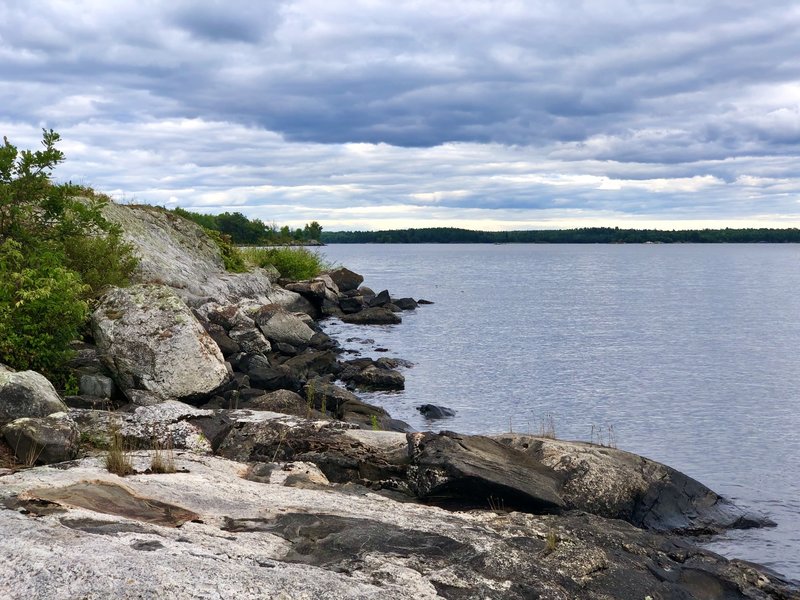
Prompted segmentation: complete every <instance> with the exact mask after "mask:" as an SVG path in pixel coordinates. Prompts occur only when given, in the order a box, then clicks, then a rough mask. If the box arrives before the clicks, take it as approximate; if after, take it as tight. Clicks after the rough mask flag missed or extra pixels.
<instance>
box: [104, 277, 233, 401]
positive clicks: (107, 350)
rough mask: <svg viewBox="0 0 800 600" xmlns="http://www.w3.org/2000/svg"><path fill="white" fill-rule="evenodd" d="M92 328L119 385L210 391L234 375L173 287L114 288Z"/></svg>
mask: <svg viewBox="0 0 800 600" xmlns="http://www.w3.org/2000/svg"><path fill="white" fill-rule="evenodd" d="M92 330H93V332H94V337H95V340H96V341H97V346H98V348H99V349H100V350H101V352H102V353H103V357H104V360H105V361H106V363H107V365H108V367H109V369H110V370H111V372H112V373H113V375H114V378H115V380H116V382H117V384H118V385H119V386H120V387H121V388H122V390H123V392H125V393H126V394H127V392H128V390H144V391H147V392H150V393H151V394H155V395H158V396H160V397H162V398H165V399H166V398H176V399H180V398H187V397H192V396H202V395H204V394H209V393H210V392H212V391H213V390H214V389H215V388H217V387H218V386H220V385H221V384H222V383H224V382H225V381H227V379H228V371H227V369H226V368H225V361H224V359H223V357H222V353H221V352H220V350H219V347H218V346H217V345H216V344H215V343H214V341H213V340H212V339H211V337H210V336H209V335H208V334H207V333H206V332H205V330H204V329H203V328H202V327H201V326H200V323H199V322H198V321H197V319H196V318H195V317H194V315H193V314H192V313H191V311H190V310H189V309H188V308H187V307H186V305H185V304H184V303H183V302H182V301H181V299H180V298H178V297H177V296H176V295H175V294H174V293H173V292H172V291H171V290H170V288H168V287H165V286H160V285H136V286H133V287H131V288H126V289H114V290H112V291H111V292H109V293H108V294H106V296H105V297H104V298H103V299H102V301H101V303H100V305H99V306H98V308H97V310H95V312H94V314H93V315H92Z"/></svg>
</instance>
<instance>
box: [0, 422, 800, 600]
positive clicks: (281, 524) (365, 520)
mask: <svg viewBox="0 0 800 600" xmlns="http://www.w3.org/2000/svg"><path fill="white" fill-rule="evenodd" d="M346 435H347V434H345V436H346ZM149 460H150V457H149V454H147V453H137V454H136V455H134V464H135V466H136V467H137V469H139V470H141V471H143V470H144V467H146V465H147V464H148V463H149ZM175 460H176V467H177V468H178V470H179V472H178V473H173V474H165V475H134V476H130V477H127V478H125V480H124V484H123V483H121V481H120V479H119V478H118V477H117V476H115V475H111V474H109V473H107V472H106V471H105V470H104V469H103V468H102V466H101V464H100V460H98V459H84V460H82V461H80V462H79V463H76V464H75V466H74V467H73V468H70V469H66V470H59V469H49V468H44V467H43V468H37V469H33V470H28V471H24V472H19V473H15V474H13V475H7V476H5V477H3V485H1V486H0V505H4V506H7V507H13V508H16V509H17V510H0V530H2V531H3V535H2V536H0V557H2V559H3V560H0V581H2V586H3V592H4V593H5V594H6V596H7V597H9V598H49V599H53V600H67V599H70V600H71V599H73V598H167V597H169V598H181V599H200V598H241V599H244V600H256V599H261V598H275V599H278V600H315V599H317V598H327V599H330V600H336V599H338V598H343V599H344V598H347V599H361V600H368V599H369V600H383V599H385V598H392V599H397V600H412V599H413V600H433V599H435V598H448V599H468V598H498V599H500V598H502V599H503V600H527V599H530V598H542V599H554V600H573V599H581V600H610V599H617V600H644V599H645V598H647V597H648V596H650V597H651V598H653V599H654V600H656V599H658V600H668V599H670V600H671V599H676V600H677V599H681V600H700V599H703V600H705V599H715V600H716V599H719V600H744V599H750V600H757V599H758V600H778V599H781V600H787V599H790V598H796V597H797V588H796V587H792V586H790V585H789V584H787V583H786V582H784V581H782V580H781V579H780V578H779V577H776V576H775V575H774V574H772V573H769V572H766V571H761V570H759V569H758V568H756V567H753V566H751V565H748V564H746V563H742V562H738V561H727V560H725V559H723V558H721V557H719V556H717V555H714V554H712V553H709V552H704V551H702V550H699V549H697V548H694V547H692V546H690V545H688V544H686V543H685V542H682V541H680V540H676V539H674V538H669V537H664V536H662V535H658V534H654V533H651V532H648V531H644V530H641V529H636V528H634V527H632V526H631V525H629V524H627V523H624V522H623V521H618V520H608V519H603V518H601V517H596V516H592V515H588V514H584V513H570V514H565V515H561V516H554V515H531V514H523V513H499V514H496V513H494V512H491V511H471V512H457V513H451V512H445V511H442V510H441V509H438V508H436V507H431V506H423V505H419V504H415V503H401V502H397V501H395V500H393V499H391V498H390V497H388V496H383V495H379V494H376V493H373V492H371V491H368V490H366V489H364V488H359V487H358V486H351V487H338V488H337V487H336V486H334V487H330V486H324V485H317V486H314V485H307V486H305V487H294V486H289V485H285V483H286V482H287V480H288V479H289V478H290V477H291V475H292V472H291V471H289V472H288V473H287V477H286V479H284V480H283V481H281V480H280V478H279V477H277V475H279V474H280V473H281V469H280V468H273V469H272V470H271V474H270V482H265V481H263V480H262V481H250V480H248V479H247V478H245V477H243V475H244V474H245V473H246V470H247V466H246V465H243V464H241V463H236V462H231V461H226V460H224V459H220V458H215V457H200V456H196V455H192V454H177V455H176V458H175ZM107 491H112V492H113V493H112V495H111V496H108V495H107V494H105V493H104V492H107ZM37 496H43V497H45V498H46V499H48V500H49V502H51V503H50V504H48V503H47V502H36V501H35V500H36V497H37ZM76 497H78V498H79V500H78V501H74V498H76ZM103 497H112V498H114V499H120V501H119V502H113V503H110V504H106V503H104V502H103V501H102V500H101V499H102V498H103ZM265 499H266V501H265ZM52 503H55V504H52ZM78 506H79V507H80V508H78ZM19 510H25V511H27V514H23V513H21V512H18V511H19ZM174 517H178V519H177V520H176V519H175V518H174ZM192 517H196V518H194V519H192ZM181 521H182V522H183V524H182V525H180V527H176V526H175V525H176V524H178V523H179V522H181ZM20 540H24V543H20Z"/></svg>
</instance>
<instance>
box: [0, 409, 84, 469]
mask: <svg viewBox="0 0 800 600" xmlns="http://www.w3.org/2000/svg"><path fill="white" fill-rule="evenodd" d="M3 437H5V440H6V442H7V443H8V445H9V446H10V447H11V449H12V450H13V451H14V454H15V455H16V457H17V461H19V462H20V463H22V464H25V465H29V466H30V465H33V464H37V465H48V464H52V463H59V462H63V461H66V460H72V459H74V458H75V457H76V456H77V455H78V437H79V431H78V426H77V425H76V424H75V422H74V421H73V420H72V419H71V418H70V417H69V415H67V413H65V412H64V413H54V414H52V415H50V416H47V417H33V418H30V417H28V418H23V419H17V420H16V421H12V422H11V423H8V424H7V425H6V426H5V427H3Z"/></svg>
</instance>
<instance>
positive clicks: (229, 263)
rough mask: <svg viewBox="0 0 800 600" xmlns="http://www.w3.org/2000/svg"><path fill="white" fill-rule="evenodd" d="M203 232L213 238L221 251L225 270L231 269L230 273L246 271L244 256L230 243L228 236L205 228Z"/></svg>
mask: <svg viewBox="0 0 800 600" xmlns="http://www.w3.org/2000/svg"><path fill="white" fill-rule="evenodd" d="M205 232H206V234H207V235H208V237H210V238H211V239H212V240H214V243H216V244H217V246H219V250H220V252H221V253H222V262H223V264H224V265H225V270H226V271H231V272H232V273H244V272H245V271H247V264H246V263H245V260H244V257H243V256H242V253H241V252H240V251H239V249H238V248H237V247H236V246H234V245H233V244H232V243H231V238H230V236H228V235H224V234H222V233H220V232H219V231H214V230H213V229H207V228H206V229H205Z"/></svg>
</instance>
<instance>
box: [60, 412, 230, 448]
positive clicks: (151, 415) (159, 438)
mask: <svg viewBox="0 0 800 600" xmlns="http://www.w3.org/2000/svg"><path fill="white" fill-rule="evenodd" d="M70 416H71V417H72V419H73V420H74V421H75V423H77V425H78V429H79V430H80V433H81V438H82V439H83V440H84V441H85V442H86V443H88V444H89V445H91V446H94V447H97V448H107V447H108V446H109V444H110V443H111V436H112V435H113V434H114V433H115V432H118V434H119V435H120V436H121V438H122V440H123V442H124V444H125V445H126V446H127V447H130V448H154V447H159V448H175V449H187V450H192V451H193V452H197V453H201V454H204V453H210V452H212V451H213V449H214V446H213V444H214V443H216V444H217V445H218V444H219V442H221V439H214V434H213V433H211V430H210V429H207V430H206V431H204V427H206V426H211V425H212V424H213V423H214V419H215V413H214V411H211V410H202V409H198V408H194V407H193V406H189V405H188V404H184V403H182V402H176V401H174V400H167V401H165V402H160V403H158V404H155V405H153V406H140V407H138V408H137V409H136V410H134V411H133V412H132V413H120V412H108V411H102V410H83V409H73V410H72V411H70ZM231 426H232V425H231ZM229 428H230V427H229ZM217 430H219V429H217ZM207 432H208V433H209V434H210V436H211V437H209V435H207ZM226 433H227V432H226Z"/></svg>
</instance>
